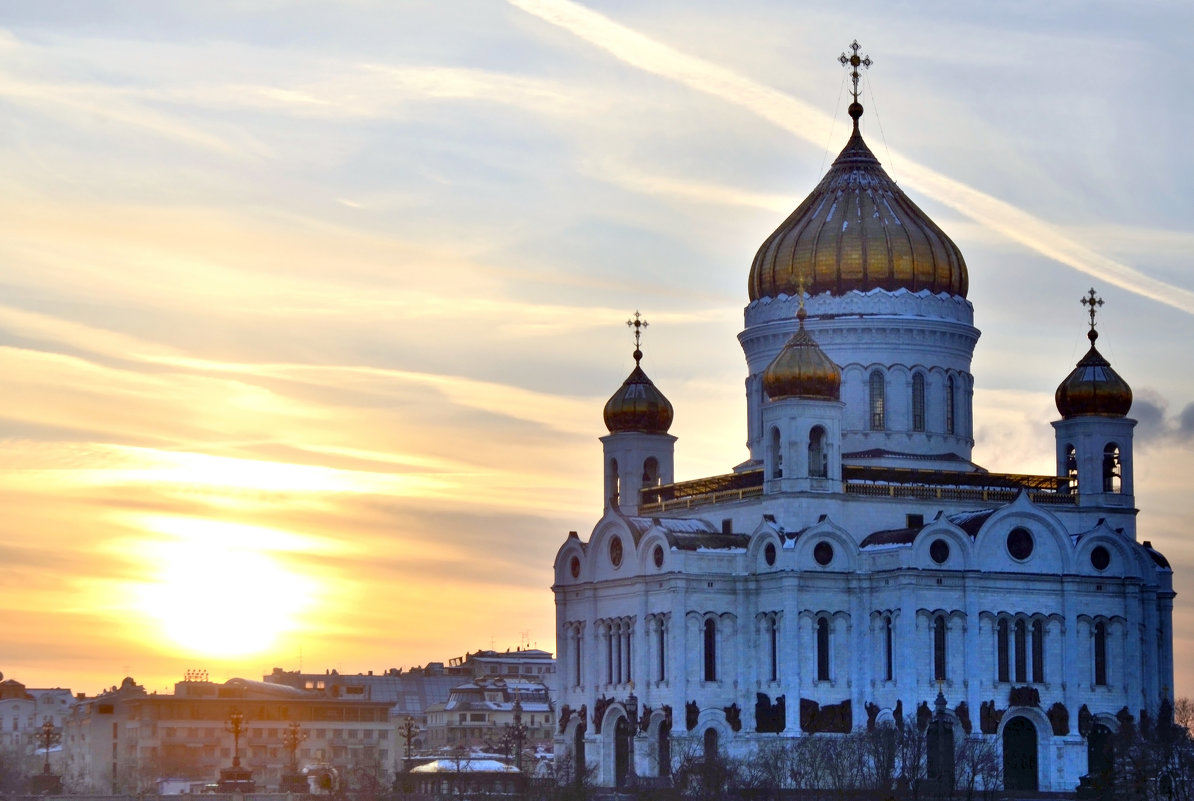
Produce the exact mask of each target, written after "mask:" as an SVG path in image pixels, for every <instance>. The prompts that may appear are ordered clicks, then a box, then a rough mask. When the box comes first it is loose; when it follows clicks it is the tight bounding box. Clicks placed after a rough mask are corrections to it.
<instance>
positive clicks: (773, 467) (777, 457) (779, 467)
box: [767, 426, 829, 478]
mask: <svg viewBox="0 0 1194 801" xmlns="http://www.w3.org/2000/svg"><path fill="white" fill-rule="evenodd" d="M806 445H807V447H808V467H807V470H808V477H809V478H827V477H828V476H829V434H828V433H827V432H826V431H825V428H824V427H823V426H813V427H812V429H810V430H809V432H808V441H807V443H806ZM767 459H768V470H767V477H768V478H783V477H784V475H785V473H784V449H783V437H782V436H781V435H780V433H779V429H778V428H772V429H771V441H770V443H769V445H768V450H767ZM788 470H789V473H788V476H789V477H790V478H794V477H795V475H794V473H793V472H792V470H791V468H790V467H789V468H788Z"/></svg>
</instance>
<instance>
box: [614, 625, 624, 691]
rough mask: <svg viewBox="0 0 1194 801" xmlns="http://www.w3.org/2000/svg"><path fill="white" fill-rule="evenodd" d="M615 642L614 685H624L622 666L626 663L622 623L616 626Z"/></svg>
mask: <svg viewBox="0 0 1194 801" xmlns="http://www.w3.org/2000/svg"><path fill="white" fill-rule="evenodd" d="M613 641H614V677H613V682H612V683H614V684H621V683H622V665H623V664H624V662H623V659H622V624H620V623H615V624H614V632H613Z"/></svg>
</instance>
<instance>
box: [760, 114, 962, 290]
mask: <svg viewBox="0 0 1194 801" xmlns="http://www.w3.org/2000/svg"><path fill="white" fill-rule="evenodd" d="M850 116H851V117H853V118H854V133H853V135H852V136H851V137H850V141H849V142H847V143H846V147H845V148H844V149H843V150H842V152H841V154H840V155H838V157H837V159H836V160H835V161H834V162H833V166H831V167H830V168H829V172H827V173H826V174H825V177H824V178H822V179H821V182H820V183H819V184H818V185H817V187H816V189H814V190H813V191H812V193H811V194H810V195H809V196H808V197H807V198H805V199H804V202H803V203H801V204H800V205H799V206H798V207H797V208H796V210H795V211H794V212H792V214H791V216H789V217H788V219H786V220H784V222H783V224H782V225H780V227H779V228H777V229H776V230H775V233H773V234H772V235H771V236H769V237H768V238H767V240H766V241H765V242H764V243H763V245H762V247H760V248H759V252H758V253H757V254H756V255H755V259H754V262H753V263H752V264H751V266H750V282H749V283H750V287H749V288H750V299H751V300H752V301H753V300H757V299H759V298H763V297H776V296H778V295H780V294H781V293H782V294H787V295H793V294H795V292H796V285H797V279H798V277H799V276H801V275H803V276H804V281H805V289H807V290H808V292H809V294H810V295H819V294H821V293H823V292H829V293H831V294H834V295H843V294H845V293H847V292H849V291H851V290H854V289H857V290H860V291H862V292H866V291H868V290H870V289H875V288H880V289H886V290H896V289H901V288H902V289H907V290H909V291H911V292H918V291H920V290H922V289H927V290H929V291H930V292H933V293H939V292H947V293H949V294H951V295H960V296H961V297H966V291H967V288H968V284H969V277H968V276H967V273H966V262H965V260H964V259H963V258H962V252H961V251H960V250H958V246H957V245H955V244H954V243H953V242H952V241H951V240H950V238H949V237H948V236H946V235H945V233H944V232H943V231H942V230H941V229H940V228H938V227H937V225H936V223H934V222H933V221H932V220H930V219H929V217H928V215H926V214H925V213H924V212H923V211H921V210H920V209H919V208H918V207H917V205H916V204H915V203H913V202H912V201H911V200H910V199H909V198H908V196H907V195H905V194H904V193H903V192H902V191H901V190H900V188H899V187H898V186H896V183H895V181H893V180H891V178H890V177H888V175H887V173H886V172H885V171H884V170H883V167H882V166H881V165H880V163H879V160H878V159H876V158H875V156H874V154H872V153H871V151H870V149H869V148H868V147H867V146H866V143H865V142H864V141H863V140H862V135H861V134H860V133H859V131H858V118H859V117H860V116H862V106H861V105H860V104H859V103H857V102H855V103H852V104H851V106H850Z"/></svg>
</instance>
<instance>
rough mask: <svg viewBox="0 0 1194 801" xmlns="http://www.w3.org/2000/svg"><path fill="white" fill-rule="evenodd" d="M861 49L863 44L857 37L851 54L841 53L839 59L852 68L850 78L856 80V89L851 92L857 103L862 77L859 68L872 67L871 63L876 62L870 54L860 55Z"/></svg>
mask: <svg viewBox="0 0 1194 801" xmlns="http://www.w3.org/2000/svg"><path fill="white" fill-rule="evenodd" d="M861 49H862V45H860V44H859V43H858V40H857V39H855V40H854V41H853V42H851V43H850V50H852V51H853V52H852V53H850V55H848V56H847V55H846V54H845V53H844V52H843V53H842V54H841V56H840V57H839V58H838V61H840V62H841V64H842V66H843V67H847V66H848V67H849V68H850V80H851V81H853V82H854V89H853V91H852V92H851V94H853V95H854V102H855V103H857V102H858V79H859V78H860V77H861V76H860V75H859V73H858V68H859V67H862V68H864V69H870V68H871V64H873V63H874V62H873V61H871V57H870V56H860V55H858V51H859V50H861Z"/></svg>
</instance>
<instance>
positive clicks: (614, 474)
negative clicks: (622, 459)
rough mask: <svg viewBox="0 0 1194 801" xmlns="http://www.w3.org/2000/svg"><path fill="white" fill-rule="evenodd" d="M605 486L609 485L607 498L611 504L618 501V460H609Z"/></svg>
mask: <svg viewBox="0 0 1194 801" xmlns="http://www.w3.org/2000/svg"><path fill="white" fill-rule="evenodd" d="M606 486H608V487H609V500H610V502H611V503H613V504H615V505H616V504H617V503H618V494H619V492H620V491H621V488H622V476H621V474H620V473H619V472H618V460H617V459H610V460H609V477H608V479H607V481H606Z"/></svg>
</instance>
